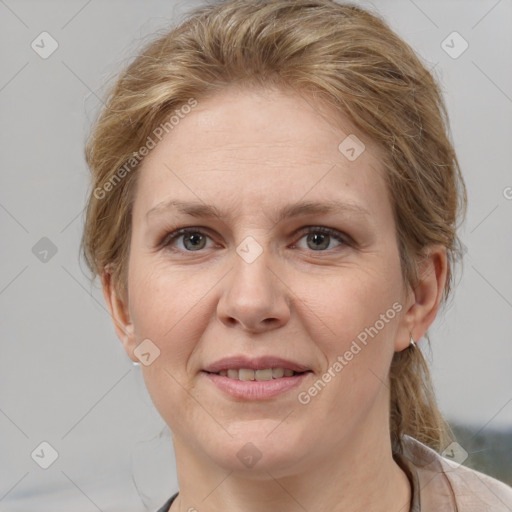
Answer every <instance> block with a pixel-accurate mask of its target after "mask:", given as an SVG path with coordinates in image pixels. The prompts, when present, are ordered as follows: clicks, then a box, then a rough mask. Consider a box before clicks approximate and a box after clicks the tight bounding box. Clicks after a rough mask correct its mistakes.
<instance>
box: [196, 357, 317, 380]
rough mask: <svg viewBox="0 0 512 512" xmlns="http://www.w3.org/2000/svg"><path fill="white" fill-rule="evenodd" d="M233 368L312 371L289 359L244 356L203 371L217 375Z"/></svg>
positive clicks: (219, 361) (219, 363)
mask: <svg viewBox="0 0 512 512" xmlns="http://www.w3.org/2000/svg"><path fill="white" fill-rule="evenodd" d="M233 368H237V369H238V368H247V369H249V370H265V369H267V368H285V369H286V368H288V369H290V370H293V371H294V372H307V371H308V370H310V368H308V367H307V366H304V365H301V364H299V363H296V362H295V361H290V360H288V359H282V358H280V357H274V356H262V357H255V358H249V357H247V356H244V355H239V356H232V357H225V358H223V359H219V360H218V361H215V362H214V363H212V364H209V365H208V366H206V367H205V368H203V371H205V372H210V373H217V372H220V371H221V370H229V369H233ZM283 378H292V377H283ZM231 380H233V379H231ZM276 380H277V379H276ZM267 382H269V381H267Z"/></svg>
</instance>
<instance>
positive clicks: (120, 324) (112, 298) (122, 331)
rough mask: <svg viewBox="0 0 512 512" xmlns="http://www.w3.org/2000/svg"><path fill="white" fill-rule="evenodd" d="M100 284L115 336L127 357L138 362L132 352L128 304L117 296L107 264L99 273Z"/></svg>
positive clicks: (132, 327)
mask: <svg viewBox="0 0 512 512" xmlns="http://www.w3.org/2000/svg"><path fill="white" fill-rule="evenodd" d="M101 285H102V290H103V297H104V298H105V302H106V304H107V307H108V310H109V312H110V316H111V318H112V321H113V322H114V328H115V331H116V334H117V337H118V338H119V340H120V341H121V343H122V344H123V347H124V349H125V351H126V353H127V354H128V357H130V359H131V360H132V361H134V362H139V360H138V359H137V357H136V356H135V355H134V354H133V351H134V349H135V347H136V342H135V332H134V326H133V323H132V320H131V317H130V312H129V308H128V304H127V302H126V300H125V299H123V298H122V297H119V296H118V294H117V292H116V289H115V286H114V281H113V279H112V273H111V270H110V268H109V267H108V266H107V267H105V269H104V270H103V273H102V275H101Z"/></svg>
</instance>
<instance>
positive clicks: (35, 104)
mask: <svg viewBox="0 0 512 512" xmlns="http://www.w3.org/2000/svg"><path fill="white" fill-rule="evenodd" d="M197 3H198V2H191V1H188V2H181V3H178V2H173V1H147V2H142V1H125V2H121V1H100V0H92V1H66V2H65V1H63V0H60V1H44V2H43V1H24V0H17V1H16V0H0V38H1V39H0V42H1V48H2V54H1V67H0V70H1V71H0V109H1V110H0V111H1V119H2V123H1V128H0V130H1V131H0V141H1V150H2V151H1V158H2V170H1V188H0V221H1V224H0V226H1V238H2V252H1V255H2V260H1V262H2V264H1V267H0V308H1V315H2V317H1V318H2V321H1V327H0V328H1V357H0V434H1V435H0V511H26V510H35V509H36V508H37V510H38V511H39V512H46V511H48V512H49V511H51V512H58V511H61V510H62V511H64V510H66V511H68V510H71V509H72V510H73V511H74V512H89V511H97V510H102V511H105V512H106V511H121V510H123V511H143V510H153V509H156V508H157V507H158V506H160V505H161V504H162V503H163V502H164V501H165V500H166V499H167V498H168V497H169V496H170V495H171V494H172V493H173V492H174V491H175V490H177V488H178V485H177V481H176V476H175V468H174V459H173V453H172V449H171V447H170V443H169V436H168V431H166V429H164V427H165V424H164V422H163V420H162V419H161V418H160V416H159V415H158V413H157V412H156V410H155V409H154V407H153V405H152V403H151V400H150V398H149V396H148V394H147V392H146V390H145V387H144V384H143V381H142V377H141V373H140V368H138V367H136V366H134V365H133V364H132V362H131V361H130V359H129V358H128V357H127V356H126V354H125V353H124V350H123V349H122V347H121V343H120V342H119V341H118V339H117V338H116V335H115V332H114V329H113V326H112V323H111V320H110V317H109V315H108V312H107V311H106V308H105V304H104V301H103V296H102V294H101V290H100V288H99V283H97V284H96V286H93V287H92V288H91V287H90V286H89V283H88V280H87V277H86V276H85V275H84V273H83V271H84V267H83V264H82V265H80V263H79V261H78V245H79V241H80V235H81V229H82V220H83V218H82V210H83V207H84V204H85V202H84V201H85V197H86V193H87V189H88V171H87V168H86V166H85V162H84V159H83V143H84V140H85V135H86V133H87V131H88V128H89V126H90V122H91V119H92V118H93V117H94V115H95V113H96V112H97V111H98V109H99V107H100V106H101V101H100V98H102V93H103V92H104V84H105V81H106V80H107V79H109V78H110V77H111V76H113V75H114V74H115V73H116V72H117V71H119V70H120V69H121V68H122V67H123V66H124V65H125V64H127V63H128V62H129V60H130V58H131V57H132V56H133V55H134V52H135V51H136V49H137V48H138V47H139V46H140V44H141V42H142V41H143V40H145V39H146V38H147V37H150V36H151V34H152V33H153V32H154V31H155V30H157V29H158V28H161V27H165V26H166V24H168V23H169V22H171V21H172V20H177V19H179V18H180V16H181V13H183V12H184V11H185V10H187V9H188V8H189V7H191V6H193V5H196V4H197ZM361 4H363V5H366V6H368V7H370V8H372V9H376V10H377V11H378V12H380V13H381V14H382V15H384V17H385V18H386V19H387V21H388V22H389V23H390V24H391V26H392V27H393V28H394V29H395V30H396V31H397V32H398V33H399V34H400V35H401V36H402V37H403V38H404V39H405V40H406V41H408V42H409V43H410V44H411V45H412V46H413V48H415V49H416V50H417V51H418V52H419V54H420V55H421V56H423V58H424V59H425V60H426V61H427V63H429V65H430V67H432V66H433V65H435V73H436V75H437V76H438V79H439V80H440V81H441V83H442V85H443V89H444V91H445V96H446V100H447V103H448V108H449V113H450V117H451V126H452V132H453V139H454V142H455V146H456V149H457V151H458V156H459V158H460V163H461V166H462V169H463V173H464V176H465V179H466V183H467V186H468V192H469V211H468V218H467V221H466V223H465V225H464V226H463V228H462V231H461V234H462V238H463V241H464V244H465V245H466V247H467V253H466V255H465V260H464V273H463V275H462V277H461V278H460V282H459V284H458V287H457V290H456V294H455V299H454V301H453V304H452V307H451V308H450V309H448V310H447V312H446V314H444V315H442V316H440V317H438V319H437V320H436V323H435V325H434V327H433V328H432V329H431V330H430V332H431V338H432V342H433V343H432V344H433V357H432V368H433V374H434V379H435V386H436V389H437V392H438V396H439V401H440V404H441V408H442V410H443V412H444V413H445V414H446V416H447V417H448V418H449V419H452V420H455V421H459V422H464V423H467V424H470V425H473V426H475V428H478V429H481V430H482V431H484V430H485V429H489V428H510V426H511V425H512V372H511V368H512V336H511V331H512V314H511V313H512V272H511V271H510V261H511V258H510V256H511V254H512V229H511V228H512V200H510V199H507V196H508V198H512V189H510V188H508V189H507V187H512V172H511V162H512V149H511V148H512V144H511V142H512V116H511V114H512V69H511V66H510V62H512V59H511V57H512V30H511V20H512V2H511V1H510V0H501V1H496V0H492V1H491V0H490V1H426V0H424V1H420V0H416V1H414V2H413V1H412V0H411V1H409V0H386V1H384V0H380V1H379V0H375V1H374V2H361ZM43 31H47V32H49V33H50V34H51V36H52V37H53V38H54V39H55V40H56V41H57V42H58V45H59V46H58V49H57V50H56V51H55V52H54V53H53V54H52V55H51V56H50V57H48V58H47V59H42V58H41V57H40V56H39V55H38V54H37V53H36V52H35V51H34V50H33V49H32V48H31V43H32V41H34V40H35V39H36V38H37V36H39V34H40V33H41V32H43ZM453 31H457V32H458V33H460V34H461V36H462V37H463V38H464V39H465V40H466V41H467V42H468V43H469V47H468V49H467V50H466V51H465V52H464V53H463V54H462V55H460V56H459V57H458V58H456V59H454V58H452V57H450V56H449V55H448V54H447V53H446V52H445V51H444V49H443V48H442V46H441V43H442V41H443V40H445V38H446V37H447V36H448V35H449V34H451V33H452V32H453ZM454 44H456V45H457V44H459V43H454ZM455 48H457V46H455ZM459 48H460V46H459ZM507 190H508V191H509V192H508V193H507ZM43 237H47V238H48V239H49V240H50V241H51V244H53V245H54V246H55V248H56V250H57V252H56V253H55V254H54V255H52V253H51V252H49V253H48V254H47V255H46V256H45V255H44V253H40V254H38V255H37V254H34V252H36V253H38V251H42V250H43V249H45V248H48V246H49V242H48V241H47V240H43V241H40V240H41V239H42V238H43ZM36 244H39V245H36ZM45 244H46V245H45ZM34 246H35V247H36V249H33V248H34ZM33 251H34V252H33ZM37 256H39V257H37ZM40 258H43V259H44V258H46V261H41V259H40ZM459 275H460V274H459ZM177 414H179V411H177ZM162 429H163V430H162ZM162 431H163V435H162V437H161V438H158V437H157V436H158V434H159V433H161V432H162ZM43 441H46V442H48V443H50V445H51V446H52V447H53V448H54V449H55V450H56V451H57V452H58V458H57V460H56V461H55V462H54V463H53V464H52V465H51V466H50V467H49V468H48V469H42V468H41V467H40V466H39V465H38V464H36V462H35V461H34V459H33V458H32V457H31V453H32V452H33V451H34V450H35V449H37V448H38V447H39V445H40V443H41V442H43ZM39 452H40V449H39ZM36 453H37V450H36ZM44 453H45V455H44V457H47V456H48V453H49V452H48V450H47V451H46V452H44Z"/></svg>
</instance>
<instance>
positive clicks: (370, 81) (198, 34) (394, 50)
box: [81, 0, 467, 451]
mask: <svg viewBox="0 0 512 512" xmlns="http://www.w3.org/2000/svg"><path fill="white" fill-rule="evenodd" d="M235 84H239V85H241V86H252V85H255V86H263V87H265V86H266V87H269V86H275V87H282V88H286V87H288V88H293V89H296V90H301V91H305V92H311V93H313V94H314V95H315V97H317V98H319V99H321V100H324V101H327V102H329V103H330V104H331V105H332V106H333V109H334V111H335V112H336V111H337V112H339V113H340V114H342V115H344V116H346V117H348V118H349V119H350V120H351V121H352V122H353V123H354V124H355V126H357V128H358V129H360V130H361V132H362V133H364V134H366V135H367V136H368V137H369V138H370V139H372V140H373V141H375V142H376V143H377V145H378V146H379V147H380V148H382V150H383V152H384V154H385V158H384V160H383V162H382V166H383V170H384V173H385V179H386V183H387V186H388V188H389V192H390V197H391V202H392V206H393V212H394V218H395V222H396V233H397V240H398V246H399V252H400V262H401V270H402V276H403V280H404V281H403V283H404V290H407V289H408V287H411V288H415V287H416V286H417V284H418V257H419V256H421V255H422V253H423V251H424V249H425V248H426V247H427V246H428V245H429V244H441V245H443V246H444V247H445V248H446V250H447V258H448V266H449V269H448V275H447V280H446V285H445V289H444V290H443V302H442V304H445V303H446V301H447V299H448V297H449V295H450V291H451V287H452V282H453V275H454V274H453V269H454V265H455V263H456V262H457V260H459V259H461V256H462V254H461V249H460V247H461V244H460V241H459V239H458V237H457V234H456V229H457V225H456V224H457V219H458V217H459V215H461V217H462V218H463V217H465V214H466V202H467V198H466V188H465V185H464V181H463V179H462V176H461V172H460V169H459V165H458V162H457V158H456V155H455V152H454V149H453V146H452V143H451V141H450V139H449V133H448V118H447V113H446V108H445V105H444V103H443V99H442V97H441V93H440V90H439V86H438V85H437V83H436V80H435V79H434V78H433V76H432V74H431V73H430V72H429V71H428V70H427V69H426V67H425V65H423V64H422V63H421V61H420V60H419V58H418V57H417V56H416V55H415V53H414V51H413V50H412V49H411V48H410V47H409V46H408V45H407V44H406V43H405V42H404V41H402V40H401V39H400V38H399V37H398V36H397V35H396V34H395V33H394V32H393V31H392V30H391V29H390V28H389V27H388V26H387V24H386V23H385V22H384V21H383V20H382V19H381V18H380V17H379V16H377V15H375V14H372V13H369V12H368V11H366V10H363V9H362V8H359V7H357V6H354V5H348V4H339V3H337V2H334V1H330V0H271V1H258V2H256V1H254V0H227V1H221V2H217V3H216V4H213V5H205V6H203V7H201V8H199V9H196V10H195V11H192V13H190V15H189V17H188V18H187V19H186V20H185V21H184V22H183V23H182V24H181V25H179V26H178V27H176V28H174V29H172V30H170V31H166V32H165V33H164V34H163V35H158V37H157V38H156V39H155V40H153V41H151V42H150V43H149V44H147V45H146V46H145V47H144V48H143V49H142V51H141V52H140V54H139V55H138V56H137V57H136V58H135V59H134V60H133V62H132V63H131V64H130V65H129V66H128V67H127V68H126V69H125V70H124V71H123V72H122V73H121V74H120V76H119V77H118V79H117V81H116V83H115V84H114V85H113V87H112V88H111V90H110V93H109V95H108V97H107V103H106V107H105V108H104V109H103V110H102V112H101V113H100V115H99V117H98V119H97V120H96V122H95V125H94V126H93V129H92V131H91V134H90V137H89V140H88V141H87V145H86V151H85V154H86V160H87V164H88V165H89V168H90V170H91V173H92V190H91V193H90V196H89V199H88V204H87V210H86V220H85V226H84V232H83V238H82V244H81V250H82V252H83V255H84V256H85V260H86V262H87V265H88V267H89V268H90V270H91V272H92V278H93V279H94V277H96V275H101V274H102V272H103V271H104V270H105V269H106V268H108V269H109V271H110V272H111V275H112V279H113V282H114V286H115V289H116V290H117V291H118V293H119V294H120V296H123V297H126V291H127V290H126V282H127V280H126V278H127V267H128V257H129V244H130V233H131V212H132V204H133V199H134V195H135V190H136V179H137V169H138V167H140V162H141V161H142V160H143V157H142V156H141V154H140V153H141V151H140V149H141V148H144V146H145V144H146V143H147V140H148V137H150V136H151V134H152V133H154V130H155V128H156V127H157V126H159V125H161V124H162V123H166V122H168V118H169V115H170V114H171V113H172V112H175V111H176V110H177V109H179V108H181V107H183V105H186V104H187V103H189V104H190V100H191V99H194V101H198V100H200V99H201V98H205V97H206V96H207V95H212V94H214V93H215V92H216V91H219V90H221V89H222V88H224V87H227V86H229V85H235ZM128 163H130V165H131V167H127V164H128ZM120 169H124V172H123V173H120ZM109 184H110V185H109ZM107 192H108V193H107ZM426 338H427V339H428V340H429V338H428V335H427V336H426ZM429 341H430V340H429ZM389 378H390V389H391V391H390V396H391V398H390V400H391V402H390V433H391V440H392V443H393V446H395V447H396V446H400V445H401V439H402V436H403V435H404V434H408V435H411V436H413V437H415V438H416V439H418V440H420V441H422V442H424V443H426V444H428V445H430V446H431V447H433V448H434V449H436V450H437V451H440V450H441V449H443V448H444V447H445V446H446V445H447V443H448V441H449V440H450V433H449V428H448V426H447V424H446V422H445V420H444V419H443V417H442V415H441V413H440V411H439V409H438V406H437V404H436V400H435V396H434V390H433V388H432V383H431V378H430V374H429V370H428V366H427V364H426V361H425V359H424V357H423V355H422V353H421V351H420V350H418V349H415V350H411V349H408V350H404V351H402V352H397V353H395V355H394V358H393V361H392V364H391V368H390V376H389Z"/></svg>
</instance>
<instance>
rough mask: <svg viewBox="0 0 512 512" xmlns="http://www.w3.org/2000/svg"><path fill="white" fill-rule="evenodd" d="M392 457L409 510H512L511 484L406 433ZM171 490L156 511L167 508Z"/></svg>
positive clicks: (415, 511) (499, 511)
mask: <svg viewBox="0 0 512 512" xmlns="http://www.w3.org/2000/svg"><path fill="white" fill-rule="evenodd" d="M394 458H395V460H396V462H397V463H398V464H399V465H400V467H401V468H402V469H403V470H404V471H405V473H406V474H407V476H408V477H409V481H410V483H411V489H412V496H411V508H410V512H512V487H510V486H508V485H506V484H504V483H502V482H500V481H499V480H496V479H495V478H492V477H490V476H488V475H484V474H483V473H480V472H479V471H475V470H473V469H469V468H467V467H465V466H461V465H459V464H457V463H455V462H454V461H452V460H449V459H446V458H444V457H441V455H439V454H438V453H437V452H435V451H434V450H432V449H431V448H429V447H428V446H426V445H424V444H423V443H420V442H419V441H418V440H416V439H414V438H413V437H410V436H404V438H403V452H401V453H395V455H394ZM177 495H178V493H175V494H174V495H173V496H171V497H170V498H169V500H168V501H167V502H166V503H165V504H164V505H163V506H162V507H161V508H160V509H158V512H167V511H168V510H169V507H170V506H171V503H172V502H173V501H174V500H175V498H176V496H177Z"/></svg>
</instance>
